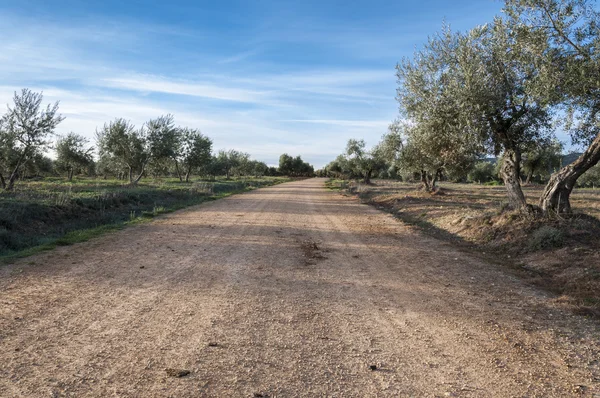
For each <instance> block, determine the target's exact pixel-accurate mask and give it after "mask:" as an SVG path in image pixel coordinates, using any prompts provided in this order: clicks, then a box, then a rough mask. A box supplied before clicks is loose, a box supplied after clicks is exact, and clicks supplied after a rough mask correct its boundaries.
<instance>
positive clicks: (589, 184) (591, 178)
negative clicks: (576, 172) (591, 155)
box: [577, 164, 600, 188]
mask: <svg viewBox="0 0 600 398" xmlns="http://www.w3.org/2000/svg"><path fill="white" fill-rule="evenodd" d="M577 185H578V186H579V187H586V188H598V187H600V164H597V165H595V166H594V167H592V168H591V169H589V170H588V171H587V172H586V173H585V174H584V175H582V176H581V177H579V179H578V180H577Z"/></svg>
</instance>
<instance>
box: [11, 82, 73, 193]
mask: <svg viewBox="0 0 600 398" xmlns="http://www.w3.org/2000/svg"><path fill="white" fill-rule="evenodd" d="M43 98H44V97H43V95H42V93H35V92H33V91H31V90H29V89H23V90H21V92H20V93H17V92H15V93H14V96H13V102H14V105H13V107H10V106H9V107H8V111H7V113H6V114H5V115H4V116H3V117H2V118H1V119H0V162H1V166H0V187H2V188H4V189H6V190H7V191H10V190H12V189H13V188H14V185H15V182H16V180H17V178H18V177H19V173H20V171H21V169H22V167H23V166H24V165H25V164H26V163H27V162H28V161H29V160H31V159H33V158H34V157H35V156H36V155H37V154H40V153H41V152H43V151H44V150H45V149H47V148H48V145H49V144H50V142H49V140H48V138H49V136H50V135H52V134H53V133H54V130H55V128H56V126H57V125H58V124H59V123H60V122H62V121H63V120H64V117H63V116H61V115H60V114H59V113H58V102H56V103H54V105H50V104H49V105H47V106H46V108H42V101H43ZM5 173H6V175H7V178H8V181H6V179H5V178H4V174H5Z"/></svg>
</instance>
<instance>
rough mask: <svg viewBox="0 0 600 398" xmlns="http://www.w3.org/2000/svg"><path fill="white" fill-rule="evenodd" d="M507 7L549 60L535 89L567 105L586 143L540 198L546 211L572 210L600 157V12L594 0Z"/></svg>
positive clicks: (579, 139) (576, 133)
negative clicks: (579, 184) (580, 184)
mask: <svg viewBox="0 0 600 398" xmlns="http://www.w3.org/2000/svg"><path fill="white" fill-rule="evenodd" d="M505 11H506V13H507V14H508V16H509V17H510V18H511V21H512V23H513V25H514V26H515V27H516V30H517V31H518V32H519V33H520V35H521V39H522V41H524V42H526V43H529V44H532V43H533V45H534V46H537V48H538V53H537V55H538V58H539V59H540V60H542V61H543V64H542V65H541V67H540V71H541V72H542V73H543V77H544V78H543V79H541V80H540V81H539V82H538V83H539V84H532V85H531V87H530V89H531V91H537V92H538V93H540V94H543V95H546V96H547V97H548V98H549V99H550V100H551V101H553V102H554V103H555V104H557V105H561V106H563V107H564V109H565V110H566V112H567V115H568V118H567V123H566V127H567V129H568V130H569V132H570V133H571V136H572V138H573V141H574V142H575V143H578V144H582V145H584V146H585V150H584V152H583V154H582V155H581V156H580V157H579V158H578V159H577V160H575V162H573V163H571V164H569V165H566V166H564V167H563V168H561V169H560V170H558V171H557V172H556V173H554V174H553V175H552V176H551V177H550V181H549V182H548V184H547V185H546V187H545V189H544V192H543V193H542V195H541V197H540V201H539V205H540V207H541V208H542V209H543V210H544V211H545V212H546V213H570V212H571V205H570V201H569V198H570V194H571V191H572V190H573V188H574V187H575V185H576V184H577V180H578V178H579V177H581V175H583V174H584V173H585V172H586V171H588V170H589V169H590V168H592V167H593V166H594V165H596V164H597V163H598V162H599V161H600V95H599V92H600V52H599V47H600V13H599V12H598V11H597V10H596V9H595V7H594V2H593V1H591V0H507V1H506V8H505Z"/></svg>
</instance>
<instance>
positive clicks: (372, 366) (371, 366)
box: [369, 365, 377, 371]
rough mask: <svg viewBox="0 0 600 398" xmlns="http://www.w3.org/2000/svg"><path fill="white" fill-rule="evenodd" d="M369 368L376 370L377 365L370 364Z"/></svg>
mask: <svg viewBox="0 0 600 398" xmlns="http://www.w3.org/2000/svg"><path fill="white" fill-rule="evenodd" d="M369 369H371V370H372V371H376V370H377V365H370V366H369Z"/></svg>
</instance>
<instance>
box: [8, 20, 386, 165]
mask: <svg viewBox="0 0 600 398" xmlns="http://www.w3.org/2000/svg"><path fill="white" fill-rule="evenodd" d="M23 15H24V14H18V13H16V14H15V13H10V14H9V13H3V12H1V11H0V24H2V25H3V27H5V29H3V30H2V32H0V81H2V82H3V83H2V85H0V104H6V103H9V102H10V101H11V98H12V94H13V91H18V90H20V89H21V88H22V87H28V88H31V89H32V90H35V91H43V92H44V95H45V101H46V102H54V101H56V100H60V103H61V105H60V112H61V113H63V115H65V116H66V120H65V121H64V122H63V123H61V125H60V126H59V129H58V132H59V133H64V132H68V131H76V132H78V133H82V134H84V135H86V136H87V137H88V138H90V139H93V137H94V131H95V130H96V128H98V127H101V126H102V125H103V124H104V123H105V122H108V121H110V120H112V119H114V118H116V117H124V118H126V119H129V120H131V121H132V122H133V123H135V124H137V125H141V124H143V123H144V122H146V121H147V120H149V119H150V118H153V117H156V116H159V115H161V114H165V113H172V114H174V115H175V118H176V121H177V122H178V123H180V124H182V125H188V126H190V127H195V128H199V129H201V130H202V131H203V132H204V133H205V134H207V135H208V136H210V137H211V138H212V139H213V140H214V143H215V145H214V146H215V149H224V148H236V149H239V150H243V151H247V152H250V153H251V154H252V155H253V156H254V157H256V158H260V159H262V160H265V161H267V162H268V163H270V164H275V163H277V159H278V157H279V155H280V154H281V153H283V152H289V153H291V154H301V155H302V156H303V157H304V158H306V159H307V160H309V161H312V162H315V163H316V166H318V167H319V166H322V165H323V164H324V162H325V160H326V159H329V158H333V157H335V155H336V154H337V153H339V152H340V151H342V150H343V147H344V145H345V141H346V140H347V139H348V138H352V137H357V138H358V137H365V138H367V139H370V140H372V141H373V142H372V143H375V141H376V140H377V139H378V138H379V136H380V135H381V133H382V132H383V131H384V130H385V126H386V125H387V121H388V120H392V119H393V118H394V115H395V112H396V105H395V103H394V99H393V97H394V84H395V83H394V81H395V78H394V76H393V69H387V68H378V67H364V66H360V65H346V64H344V63H342V62H340V63H336V64H319V63H318V62H315V63H312V64H309V65H296V66H294V67H290V66H289V65H285V66H284V65H282V64H279V63H278V62H279V61H278V60H276V59H265V58H264V56H265V55H264V54H266V53H268V52H269V50H273V48H269V46H268V45H263V44H261V40H260V39H257V40H256V43H253V44H252V46H250V47H248V48H249V49H247V50H241V51H236V48H235V47H227V48H225V47H226V46H227V44H226V43H224V44H223V45H222V46H216V47H215V46H214V45H213V44H211V43H210V40H209V39H207V37H210V36H209V35H204V34H202V32H198V31H194V30H190V29H179V27H177V26H169V25H160V24H153V23H141V22H137V21H126V22H125V23H124V22H123V21H116V22H110V21H108V20H102V19H97V20H91V19H90V20H81V21H79V22H71V23H64V22H63V21H60V20H54V19H52V18H48V19H44V18H30V17H27V16H23ZM182 41H183V42H185V43H189V42H192V43H194V45H197V46H198V47H199V48H200V50H198V51H197V52H192V51H190V52H189V53H187V52H185V51H184V50H183V49H182V48H181V47H182V46H184V45H183V44H182ZM279 41H280V43H281V44H285V43H286V40H285V39H284V38H280V39H279ZM2 109H3V107H2V106H1V105H0V113H2Z"/></svg>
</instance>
